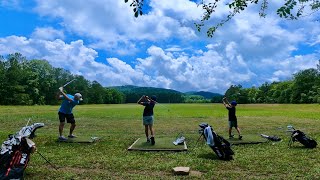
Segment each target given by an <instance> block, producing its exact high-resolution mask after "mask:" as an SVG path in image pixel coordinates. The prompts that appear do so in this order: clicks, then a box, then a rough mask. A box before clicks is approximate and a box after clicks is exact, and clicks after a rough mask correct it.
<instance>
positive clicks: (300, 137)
mask: <svg viewBox="0 0 320 180" xmlns="http://www.w3.org/2000/svg"><path fill="white" fill-rule="evenodd" d="M295 141H298V142H300V143H301V144H303V145H304V146H305V147H306V148H311V149H312V148H315V147H317V141H315V140H314V139H311V138H309V137H308V136H307V135H306V134H305V133H303V132H302V131H300V130H295V129H293V131H292V134H291V138H290V141H289V146H291V145H292V144H293V143H294V142H295Z"/></svg>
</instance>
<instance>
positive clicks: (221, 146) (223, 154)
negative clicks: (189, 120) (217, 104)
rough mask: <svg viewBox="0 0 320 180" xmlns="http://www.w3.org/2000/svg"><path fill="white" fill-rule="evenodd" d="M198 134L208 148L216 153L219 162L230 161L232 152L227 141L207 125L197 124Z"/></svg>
mask: <svg viewBox="0 0 320 180" xmlns="http://www.w3.org/2000/svg"><path fill="white" fill-rule="evenodd" d="M199 126H200V128H201V129H200V130H199V133H200V134H201V135H202V136H203V137H204V138H205V140H206V142H207V144H208V146H209V147H210V148H211V149H212V150H213V151H214V152H215V153H216V155H217V156H218V158H219V159H221V160H227V161H228V160H232V159H233V155H234V152H233V151H232V149H231V144H230V143H229V141H227V140H226V139H224V138H223V137H222V136H219V135H218V134H217V133H216V132H215V131H213V129H212V127H211V126H209V125H208V124H207V123H201V124H199Z"/></svg>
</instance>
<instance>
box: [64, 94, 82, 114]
mask: <svg viewBox="0 0 320 180" xmlns="http://www.w3.org/2000/svg"><path fill="white" fill-rule="evenodd" d="M67 96H68V97H69V98H70V99H73V100H72V101H68V100H67V99H65V97H62V99H63V101H62V104H61V106H60V109H59V111H60V112H62V113H64V114H72V109H73V108H74V107H75V106H76V105H78V104H79V101H78V100H75V99H74V96H72V95H70V94H67Z"/></svg>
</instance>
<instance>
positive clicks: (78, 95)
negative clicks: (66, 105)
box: [74, 93, 83, 101]
mask: <svg viewBox="0 0 320 180" xmlns="http://www.w3.org/2000/svg"><path fill="white" fill-rule="evenodd" d="M74 97H75V98H76V99H78V100H79V101H82V100H83V99H82V95H81V94H80V93H76V94H75V95H74Z"/></svg>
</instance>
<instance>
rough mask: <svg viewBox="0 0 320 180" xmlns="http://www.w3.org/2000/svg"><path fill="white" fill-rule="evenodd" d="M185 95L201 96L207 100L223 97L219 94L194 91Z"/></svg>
mask: <svg viewBox="0 0 320 180" xmlns="http://www.w3.org/2000/svg"><path fill="white" fill-rule="evenodd" d="M185 94H187V95H199V96H202V97H204V98H205V99H212V98H213V97H222V96H223V95H222V94H219V93H212V92H207V91H198V92H195V91H192V92H186V93H185Z"/></svg>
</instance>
